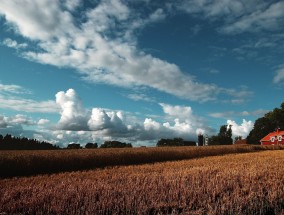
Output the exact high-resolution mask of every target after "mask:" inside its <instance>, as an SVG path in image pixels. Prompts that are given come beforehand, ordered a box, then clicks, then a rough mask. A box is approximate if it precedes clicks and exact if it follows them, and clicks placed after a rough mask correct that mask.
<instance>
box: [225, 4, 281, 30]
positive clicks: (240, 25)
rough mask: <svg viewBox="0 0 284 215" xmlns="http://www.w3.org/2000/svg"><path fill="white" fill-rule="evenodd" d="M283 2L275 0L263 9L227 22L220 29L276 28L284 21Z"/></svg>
mask: <svg viewBox="0 0 284 215" xmlns="http://www.w3.org/2000/svg"><path fill="white" fill-rule="evenodd" d="M283 10H284V2H276V3H273V4H271V5H269V6H268V7H267V8H265V9H264V10H255V11H254V12H252V13H250V14H247V15H245V16H242V17H241V18H240V19H239V20H237V21H235V22H233V23H230V24H228V25H227V26H225V27H224V28H223V29H222V31H223V32H224V33H228V34H232V33H242V32H258V31H261V30H278V29H280V27H281V26H282V25H283V23H284V14H283Z"/></svg>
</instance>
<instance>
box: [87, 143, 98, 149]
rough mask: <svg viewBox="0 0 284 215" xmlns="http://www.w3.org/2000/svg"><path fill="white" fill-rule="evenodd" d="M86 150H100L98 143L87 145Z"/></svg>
mask: <svg viewBox="0 0 284 215" xmlns="http://www.w3.org/2000/svg"><path fill="white" fill-rule="evenodd" d="M85 148H86V149H96V148H98V144H97V143H87V144H86V145H85Z"/></svg>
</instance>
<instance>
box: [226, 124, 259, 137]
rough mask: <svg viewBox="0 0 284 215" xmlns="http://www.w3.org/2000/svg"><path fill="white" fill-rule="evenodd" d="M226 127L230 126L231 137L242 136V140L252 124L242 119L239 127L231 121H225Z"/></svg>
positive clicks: (251, 127)
mask: <svg viewBox="0 0 284 215" xmlns="http://www.w3.org/2000/svg"><path fill="white" fill-rule="evenodd" d="M227 125H228V126H229V125H231V126H232V134H233V137H237V136H242V137H243V138H246V137H247V136H248V134H249V132H250V131H251V130H252V129H253V127H254V123H253V122H252V121H246V120H245V119H243V121H242V123H241V124H240V125H239V124H237V123H236V122H235V121H233V120H227Z"/></svg>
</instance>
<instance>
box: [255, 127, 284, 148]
mask: <svg viewBox="0 0 284 215" xmlns="http://www.w3.org/2000/svg"><path fill="white" fill-rule="evenodd" d="M260 142H261V145H278V144H284V131H278V130H277V131H274V132H271V133H269V134H268V135H266V136H265V137H264V138H262V139H261V140H260Z"/></svg>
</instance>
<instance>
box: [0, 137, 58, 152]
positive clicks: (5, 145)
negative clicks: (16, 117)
mask: <svg viewBox="0 0 284 215" xmlns="http://www.w3.org/2000/svg"><path fill="white" fill-rule="evenodd" d="M58 148H59V147H58V146H55V145H52V144H51V143H48V142H45V141H39V140H36V139H28V138H26V137H13V136H12V135H10V134H6V135H5V136H2V135H0V150H43V149H58Z"/></svg>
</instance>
